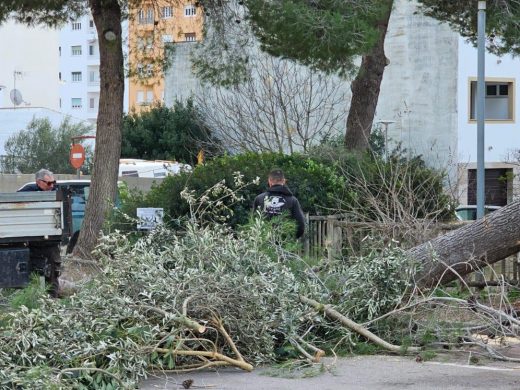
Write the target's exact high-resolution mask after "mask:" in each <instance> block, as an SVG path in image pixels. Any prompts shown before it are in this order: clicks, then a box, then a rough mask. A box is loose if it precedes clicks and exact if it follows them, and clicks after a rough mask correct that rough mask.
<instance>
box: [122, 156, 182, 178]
mask: <svg viewBox="0 0 520 390" xmlns="http://www.w3.org/2000/svg"><path fill="white" fill-rule="evenodd" d="M184 171H191V166H190V165H189V164H181V163H178V162H177V161H166V160H155V161H149V160H139V159H121V160H119V174H118V175H119V177H124V176H132V177H151V178H158V179H160V178H164V177H166V176H169V175H176V174H178V173H180V172H184Z"/></svg>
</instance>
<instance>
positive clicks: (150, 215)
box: [137, 207, 164, 230]
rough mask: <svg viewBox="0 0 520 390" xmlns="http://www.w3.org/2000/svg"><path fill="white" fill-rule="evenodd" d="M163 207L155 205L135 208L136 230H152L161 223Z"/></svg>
mask: <svg viewBox="0 0 520 390" xmlns="http://www.w3.org/2000/svg"><path fill="white" fill-rule="evenodd" d="M163 218H164V209H163V208H162V207H161V208H155V207H138V208H137V219H138V221H137V230H152V229H154V228H155V227H157V225H162V223H163Z"/></svg>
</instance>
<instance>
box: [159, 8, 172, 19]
mask: <svg viewBox="0 0 520 390" xmlns="http://www.w3.org/2000/svg"><path fill="white" fill-rule="evenodd" d="M172 16H173V10H172V7H162V8H161V17H162V18H163V19H166V18H171V17H172Z"/></svg>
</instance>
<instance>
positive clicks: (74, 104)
mask: <svg viewBox="0 0 520 390" xmlns="http://www.w3.org/2000/svg"><path fill="white" fill-rule="evenodd" d="M71 106H72V108H81V98H72V99H71Z"/></svg>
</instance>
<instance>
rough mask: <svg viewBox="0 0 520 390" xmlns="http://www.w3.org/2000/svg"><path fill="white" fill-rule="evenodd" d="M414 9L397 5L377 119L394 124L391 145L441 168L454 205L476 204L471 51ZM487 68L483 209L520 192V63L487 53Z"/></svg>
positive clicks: (445, 28) (390, 129)
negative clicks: (519, 186) (519, 84)
mask: <svg viewBox="0 0 520 390" xmlns="http://www.w3.org/2000/svg"><path fill="white" fill-rule="evenodd" d="M416 10H417V9H416V7H415V5H414V4H413V3H411V2H409V1H408V0H398V1H396V4H395V7H394V11H393V13H392V17H391V19H390V24H389V28H388V35H387V39H386V44H385V51H386V55H387V57H388V58H389V61H390V63H389V65H388V66H387V67H386V69H385V73H384V78H383V83H382V86H381V94H380V97H379V103H378V106H377V113H376V121H394V123H392V124H390V125H388V138H389V140H390V142H389V144H390V145H389V147H390V148H391V147H392V146H395V145H396V144H397V143H402V145H403V146H404V147H406V148H407V149H408V150H410V152H412V153H413V154H422V155H423V156H424V158H425V160H426V161H427V162H428V163H429V164H430V165H433V166H437V167H440V168H444V169H447V170H448V172H449V173H450V175H449V179H450V183H448V185H449V187H450V189H451V190H452V191H453V194H454V195H455V196H456V197H458V200H459V202H460V203H462V204H475V203H476V195H475V193H476V181H475V178H476V161H477V123H476V116H475V106H476V104H475V101H476V79H477V49H476V48H475V47H473V46H472V45H471V44H469V43H467V42H465V40H464V39H462V38H460V37H459V35H458V33H456V32H454V31H452V30H451V29H450V28H449V26H448V25H446V24H440V23H439V22H438V21H437V20H434V19H432V18H428V17H425V16H422V15H421V14H420V13H415V11H416ZM475 12H477V9H476V6H475ZM485 67H486V124H485V166H486V183H485V187H486V204H490V205H504V204H506V203H507V202H508V201H511V200H512V199H513V198H514V197H515V196H517V195H520V193H517V191H516V187H517V186H516V183H517V182H518V173H519V170H518V169H517V165H518V161H516V164H515V163H514V161H512V157H511V155H512V153H514V152H515V151H518V150H520V128H519V127H518V125H517V123H516V121H517V117H518V113H519V109H520V103H519V102H517V101H516V99H515V96H516V95H517V88H518V87H517V85H516V80H517V79H518V78H519V77H520V59H514V58H513V57H512V56H509V55H506V56H503V57H500V58H499V57H497V56H494V55H491V54H489V53H486V65H485ZM512 162H513V163H512Z"/></svg>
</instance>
